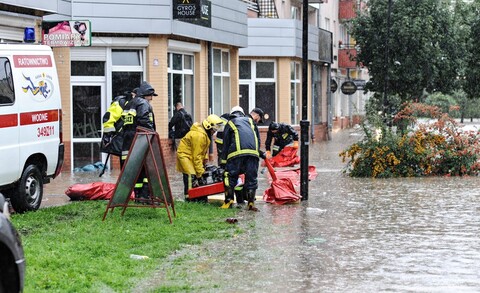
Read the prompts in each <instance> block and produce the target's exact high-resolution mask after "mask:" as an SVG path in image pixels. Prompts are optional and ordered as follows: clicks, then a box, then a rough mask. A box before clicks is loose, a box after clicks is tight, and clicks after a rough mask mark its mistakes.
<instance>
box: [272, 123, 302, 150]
mask: <svg viewBox="0 0 480 293" xmlns="http://www.w3.org/2000/svg"><path fill="white" fill-rule="evenodd" d="M273 138H275V142H274V143H273V156H276V155H277V154H278V153H279V152H280V151H281V150H282V149H283V148H284V147H286V146H287V145H293V147H294V148H298V133H297V132H296V131H295V129H293V127H292V126H290V125H288V124H285V123H278V122H272V123H270V126H269V127H268V132H267V139H266V140H265V149H266V150H267V157H270V151H271V145H272V139H273Z"/></svg>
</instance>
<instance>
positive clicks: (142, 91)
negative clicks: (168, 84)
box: [137, 81, 158, 97]
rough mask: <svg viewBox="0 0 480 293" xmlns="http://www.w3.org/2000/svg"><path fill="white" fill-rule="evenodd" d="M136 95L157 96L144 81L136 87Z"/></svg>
mask: <svg viewBox="0 0 480 293" xmlns="http://www.w3.org/2000/svg"><path fill="white" fill-rule="evenodd" d="M137 95H138V96H140V97H146V96H158V95H157V94H156V93H155V89H154V88H153V87H152V86H151V85H150V84H149V83H148V82H146V81H144V82H142V84H141V85H140V87H139V88H138V91H137Z"/></svg>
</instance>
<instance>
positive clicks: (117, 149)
mask: <svg viewBox="0 0 480 293" xmlns="http://www.w3.org/2000/svg"><path fill="white" fill-rule="evenodd" d="M115 102H118V106H117V109H116V110H117V111H118V110H120V111H123V109H124V108H125V105H126V104H127V102H128V100H127V99H126V97H125V96H119V97H116V98H115V99H114V100H113V102H112V104H111V106H110V108H109V109H108V110H107V112H106V113H105V114H104V115H103V123H105V122H106V121H108V120H109V118H110V112H109V111H110V110H112V105H114V103H115ZM118 107H120V108H121V109H118ZM114 127H115V132H104V133H102V142H101V143H100V151H101V152H102V153H107V154H112V155H116V156H121V155H122V147H123V131H122V127H123V120H122V119H121V118H119V119H118V120H117V121H115V124H114Z"/></svg>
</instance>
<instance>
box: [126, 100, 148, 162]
mask: <svg viewBox="0 0 480 293" xmlns="http://www.w3.org/2000/svg"><path fill="white" fill-rule="evenodd" d="M122 119H123V133H124V138H123V148H122V158H123V159H125V158H126V155H127V154H128V150H129V149H130V145H131V144H132V142H133V138H134V136H135V132H136V130H137V126H141V127H145V128H148V129H151V130H155V118H154V116H153V110H152V106H151V105H150V103H149V102H148V101H147V100H145V99H144V98H142V97H135V98H134V99H132V100H131V101H130V102H129V103H128V104H127V105H126V106H125V109H124V110H123V113H122Z"/></svg>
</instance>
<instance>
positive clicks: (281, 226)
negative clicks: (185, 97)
mask: <svg viewBox="0 0 480 293" xmlns="http://www.w3.org/2000/svg"><path fill="white" fill-rule="evenodd" d="M359 137H360V136H359V133H358V132H356V131H354V130H344V131H340V132H337V133H334V134H333V137H332V140H331V141H328V142H316V143H314V144H311V145H310V155H309V156H310V162H311V163H310V164H311V165H314V166H316V168H317V172H318V173H319V175H318V177H317V178H316V179H315V180H314V181H312V182H310V183H309V200H308V201H303V202H301V203H300V204H293V205H284V206H275V205H271V204H267V203H264V202H258V203H257V206H258V208H259V209H260V212H258V213H255V212H248V211H241V212H240V213H239V215H238V217H237V219H238V223H236V224H235V225H238V227H239V228H240V229H241V230H243V233H239V234H238V235H236V237H234V238H232V239H228V240H223V241H213V242H208V243H206V244H204V245H201V246H188V247H185V248H184V249H182V250H181V251H178V252H177V253H175V255H172V256H171V257H170V258H169V260H168V261H167V262H166V263H165V265H163V266H162V267H161V268H159V270H158V271H157V273H155V275H154V276H152V277H149V278H147V279H146V280H144V281H141V282H139V286H138V287H137V288H136V289H135V290H133V291H134V292H145V291H147V290H148V289H152V288H154V287H155V286H156V285H159V284H163V285H167V286H174V287H175V286H179V288H192V289H191V291H192V292H379V291H391V292H479V291H480V240H479V237H480V179H479V178H478V177H466V178H447V177H441V178H400V179H368V178H367V179H365V178H362V179H359V178H350V177H348V176H346V175H344V174H343V173H342V168H343V167H344V164H343V163H342V162H341V161H340V158H339V156H338V153H339V151H340V150H342V149H343V148H345V147H346V146H348V145H350V144H351V143H353V142H354V141H356V140H358V139H359ZM168 172H169V174H170V175H171V182H173V183H174V184H172V192H173V194H174V195H175V197H178V198H181V193H182V190H181V186H182V185H181V184H176V182H177V181H178V182H181V178H180V176H179V174H177V173H175V172H174V171H173V169H172V170H170V169H169V170H168ZM62 176H64V177H63V178H60V179H62V181H61V182H62V184H64V185H65V184H66V183H68V182H69V180H85V181H86V182H88V180H91V179H93V178H94V177H91V176H92V175H85V174H74V175H69V174H68V175H65V174H62ZM97 176H98V175H97ZM104 176H105V175H104ZM259 178H260V187H259V193H262V192H263V190H265V189H266V188H267V187H268V180H267V177H266V174H265V175H260V174H259ZM56 180H58V179H56ZM56 180H55V181H56ZM95 180H97V179H95ZM102 180H105V181H107V182H115V181H116V176H115V174H110V175H109V176H106V177H104V178H103V179H102ZM70 182H71V181H70ZM58 185H60V184H58ZM65 186H67V187H68V185H65ZM57 188H58V187H57ZM62 188H63V190H61V189H62ZM64 189H65V187H61V188H58V189H57V190H55V184H52V185H50V186H48V187H47V190H46V193H48V194H49V195H48V196H46V199H47V202H45V203H46V204H52V203H54V202H55V203H58V204H60V203H61V202H62V200H63V201H64V202H67V201H68V197H66V196H65V195H64V196H63V198H62V196H61V194H63V192H64ZM58 190H61V192H62V193H58V192H59V191H58ZM55 194H57V195H55ZM57 197H58V198H57ZM42 206H44V205H42Z"/></svg>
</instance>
